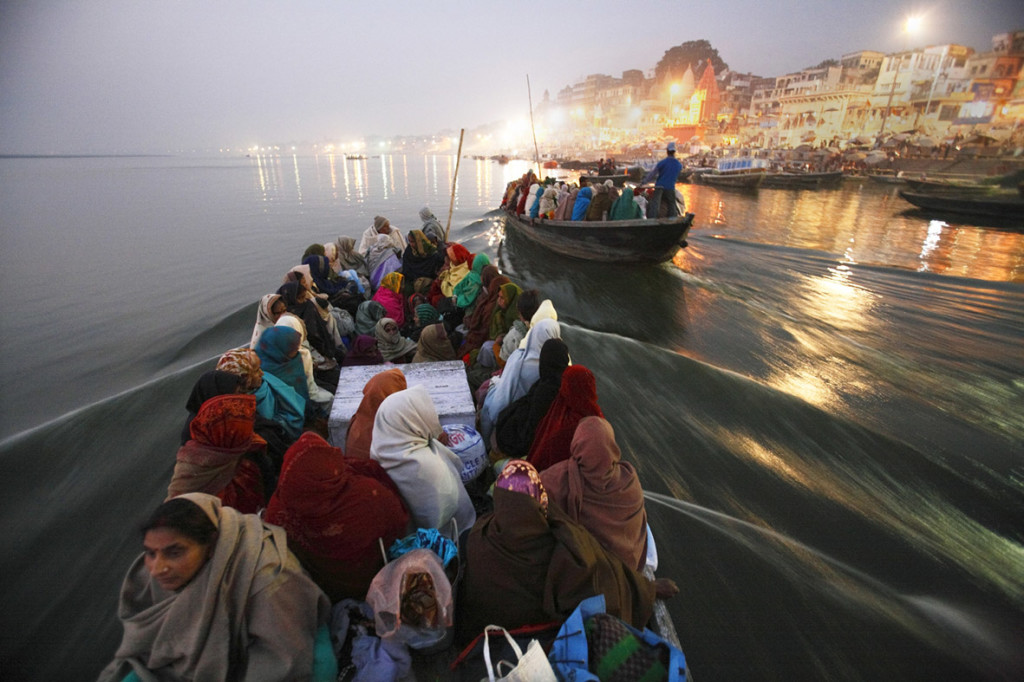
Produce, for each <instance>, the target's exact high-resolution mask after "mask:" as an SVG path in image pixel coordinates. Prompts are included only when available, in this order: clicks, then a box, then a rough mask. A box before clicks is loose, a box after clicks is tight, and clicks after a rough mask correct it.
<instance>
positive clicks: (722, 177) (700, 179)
mask: <svg viewBox="0 0 1024 682" xmlns="http://www.w3.org/2000/svg"><path fill="white" fill-rule="evenodd" d="M765 175H767V173H765V171H764V170H750V171H735V172H730V171H727V172H724V173H723V172H720V171H711V172H705V173H694V174H693V175H691V176H690V179H691V180H692V181H693V182H694V183H696V184H698V185H712V186H714V187H724V188H728V189H757V188H758V187H759V186H760V185H761V183H762V182H764V178H765Z"/></svg>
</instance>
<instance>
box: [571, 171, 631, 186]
mask: <svg viewBox="0 0 1024 682" xmlns="http://www.w3.org/2000/svg"><path fill="white" fill-rule="evenodd" d="M580 180H586V181H587V183H588V184H591V185H599V184H601V183H603V182H605V181H607V180H611V181H612V184H613V185H615V186H616V187H622V186H623V185H625V184H626V183H627V182H628V181H630V180H635V178H632V177H631V176H630V175H629V174H626V173H616V174H615V175H581V176H580Z"/></svg>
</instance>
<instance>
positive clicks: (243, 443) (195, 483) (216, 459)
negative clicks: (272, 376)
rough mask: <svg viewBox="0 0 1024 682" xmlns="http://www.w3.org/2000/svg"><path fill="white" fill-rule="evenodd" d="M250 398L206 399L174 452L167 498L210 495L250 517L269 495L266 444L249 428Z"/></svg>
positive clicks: (252, 417) (252, 419)
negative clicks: (172, 472) (186, 494)
mask: <svg viewBox="0 0 1024 682" xmlns="http://www.w3.org/2000/svg"><path fill="white" fill-rule="evenodd" d="M255 418H256V398H255V396H252V395H248V394H234V395H219V396H215V397H213V398H210V399H209V400H207V401H206V402H205V403H203V405H202V407H200V408H199V412H198V413H197V414H196V416H195V419H193V420H192V423H191V424H190V425H189V433H190V434H191V436H192V438H191V439H190V440H188V441H187V442H186V443H185V444H184V445H182V446H181V448H180V449H179V450H178V457H177V461H176V462H175V464H174V475H173V476H172V477H171V484H170V486H168V488H167V499H168V500H169V499H171V498H172V497H177V496H178V495H184V494H185V493H209V494H210V495H216V496H217V497H219V498H220V499H221V502H223V503H224V504H225V505H226V506H228V507H233V508H235V509H237V510H238V511H240V512H242V513H243V514H255V513H256V512H258V511H259V510H260V509H262V508H263V507H265V506H266V504H267V497H269V495H270V493H271V492H273V484H274V481H273V468H272V467H271V465H270V462H269V460H268V459H267V453H266V450H267V442H266V441H265V440H263V438H261V437H260V436H259V435H257V434H256V432H255V431H254V430H253V429H254V427H255Z"/></svg>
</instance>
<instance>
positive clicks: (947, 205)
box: [899, 189, 1024, 229]
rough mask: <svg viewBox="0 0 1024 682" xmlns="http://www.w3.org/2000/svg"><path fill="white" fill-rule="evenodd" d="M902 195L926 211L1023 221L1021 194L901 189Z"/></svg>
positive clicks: (1023, 198)
mask: <svg viewBox="0 0 1024 682" xmlns="http://www.w3.org/2000/svg"><path fill="white" fill-rule="evenodd" d="M899 194H900V196H901V197H903V198H904V199H905V200H906V201H908V202H910V203H911V204H913V205H914V206H917V207H918V208H923V209H925V210H927V211H934V212H937V213H955V214H958V215H969V216H986V217H989V218H1002V219H1007V220H1024V197H1022V196H1020V194H1018V193H1009V192H1007V193H999V194H976V193H963V194H957V193H952V192H944V193H933V192H909V191H907V190H902V189H901V190H900V191H899ZM1018 227H1020V228H1022V229H1024V224H1021V225H1018Z"/></svg>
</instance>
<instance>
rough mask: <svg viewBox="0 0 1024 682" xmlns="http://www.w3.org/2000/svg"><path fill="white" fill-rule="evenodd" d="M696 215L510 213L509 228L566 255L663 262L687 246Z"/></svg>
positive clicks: (610, 261) (629, 261)
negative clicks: (597, 217)
mask: <svg viewBox="0 0 1024 682" xmlns="http://www.w3.org/2000/svg"><path fill="white" fill-rule="evenodd" d="M692 224H693V214H692V213H687V214H686V215H683V216H679V217H676V218H658V219H652V220H642V219H641V220H603V221H587V220H544V219H536V220H531V219H530V218H529V217H522V216H517V215H514V214H512V213H507V214H506V220H505V225H506V229H511V230H514V231H515V232H516V233H518V234H520V235H522V236H524V237H526V238H527V239H529V240H530V241H533V242H535V243H537V244H539V245H541V246H543V247H545V248H547V249H548V250H550V251H554V252H555V253H557V254H560V255H562V256H568V257H570V258H579V259H582V260H590V261H598V262H603V263H663V262H665V261H667V260H671V259H672V257H673V256H675V255H676V252H678V251H679V249H680V248H682V247H684V246H685V245H686V241H685V240H686V235H687V234H688V233H689V231H690V226H691V225H692Z"/></svg>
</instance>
